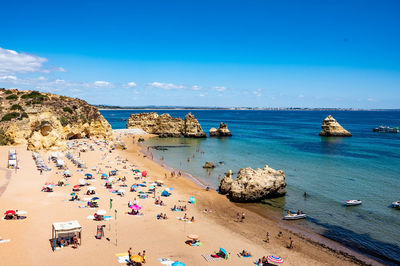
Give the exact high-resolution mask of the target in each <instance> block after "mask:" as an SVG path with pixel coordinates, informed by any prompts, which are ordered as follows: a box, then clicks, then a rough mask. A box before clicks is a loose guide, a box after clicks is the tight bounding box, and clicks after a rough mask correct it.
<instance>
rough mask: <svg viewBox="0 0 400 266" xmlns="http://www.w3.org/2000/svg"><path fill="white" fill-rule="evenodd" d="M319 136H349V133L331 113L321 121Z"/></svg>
mask: <svg viewBox="0 0 400 266" xmlns="http://www.w3.org/2000/svg"><path fill="white" fill-rule="evenodd" d="M321 128H322V131H321V132H320V133H319V135H320V136H326V137H351V136H352V135H351V133H350V132H349V131H347V130H346V129H344V128H343V127H342V126H341V125H340V124H339V123H338V122H337V121H336V119H335V118H333V117H332V116H331V115H329V116H328V117H326V118H325V119H324V121H322V125H321Z"/></svg>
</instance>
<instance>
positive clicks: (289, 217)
mask: <svg viewBox="0 0 400 266" xmlns="http://www.w3.org/2000/svg"><path fill="white" fill-rule="evenodd" d="M306 217H307V215H306V214H305V213H300V214H297V213H288V214H287V215H286V216H284V217H283V220H300V219H305V218H306Z"/></svg>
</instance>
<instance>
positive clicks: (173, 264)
mask: <svg viewBox="0 0 400 266" xmlns="http://www.w3.org/2000/svg"><path fill="white" fill-rule="evenodd" d="M171 266H185V264H184V263H183V262H180V261H175V262H174V263H172V264H171Z"/></svg>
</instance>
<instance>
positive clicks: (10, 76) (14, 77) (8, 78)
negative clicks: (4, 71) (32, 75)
mask: <svg viewBox="0 0 400 266" xmlns="http://www.w3.org/2000/svg"><path fill="white" fill-rule="evenodd" d="M0 80H17V77H16V76H13V75H7V76H0Z"/></svg>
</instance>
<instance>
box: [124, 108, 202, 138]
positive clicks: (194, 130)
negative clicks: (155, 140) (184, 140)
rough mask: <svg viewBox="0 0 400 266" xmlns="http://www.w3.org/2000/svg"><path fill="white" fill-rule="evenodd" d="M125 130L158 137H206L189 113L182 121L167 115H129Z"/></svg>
mask: <svg viewBox="0 0 400 266" xmlns="http://www.w3.org/2000/svg"><path fill="white" fill-rule="evenodd" d="M126 128H141V129H143V130H144V131H146V132H147V133H150V134H156V135H158V136H160V137H181V136H185V137H189V138H201V137H206V134H205V133H204V131H203V129H202V128H201V126H200V124H199V122H198V121H197V119H196V118H195V117H194V116H193V115H192V114H191V113H188V114H187V115H186V116H185V119H183V120H182V119H180V118H177V117H171V116H170V115H169V114H162V115H158V114H157V113H139V114H131V115H130V117H129V119H128V122H127V123H126Z"/></svg>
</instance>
